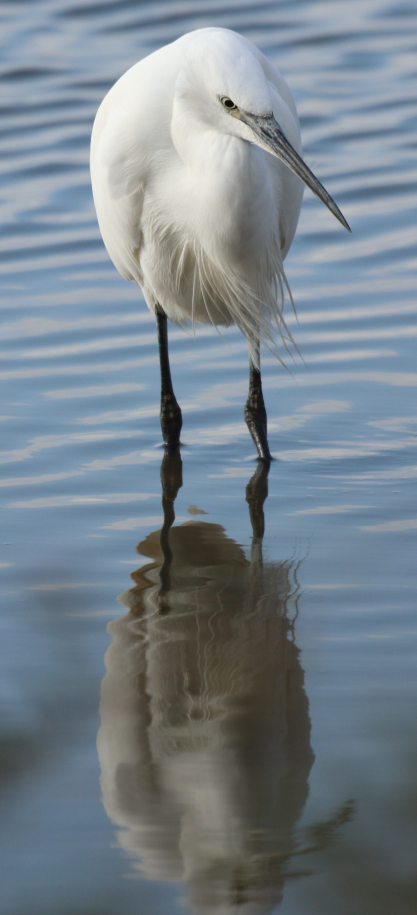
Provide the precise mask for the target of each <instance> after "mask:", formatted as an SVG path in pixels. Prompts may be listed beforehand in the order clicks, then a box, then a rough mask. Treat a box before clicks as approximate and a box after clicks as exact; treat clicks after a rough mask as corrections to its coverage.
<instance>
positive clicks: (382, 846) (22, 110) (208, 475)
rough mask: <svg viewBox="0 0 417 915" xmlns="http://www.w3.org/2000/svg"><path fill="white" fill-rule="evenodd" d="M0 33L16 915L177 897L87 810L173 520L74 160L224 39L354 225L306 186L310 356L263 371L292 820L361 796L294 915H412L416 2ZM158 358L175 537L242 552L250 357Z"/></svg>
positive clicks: (75, 5) (299, 290)
mask: <svg viewBox="0 0 417 915" xmlns="http://www.w3.org/2000/svg"><path fill="white" fill-rule="evenodd" d="M0 22H1V38H0V43H1V58H0V60H1V63H0V83H1V90H2V92H1V103H0V108H1V121H0V212H1V220H0V284H1V288H2V297H1V315H0V352H1V357H2V358H1V366H0V383H1V388H2V403H1V411H0V412H1V416H0V429H1V432H2V436H1V445H0V470H1V476H0V498H1V500H2V508H3V512H2V517H3V523H2V538H1V543H0V573H1V575H2V580H3V593H4V602H3V609H2V611H1V612H0V625H1V627H2V631H3V634H4V638H3V640H2V641H3V648H2V665H1V666H2V673H1V676H0V751H1V753H2V758H3V759H4V764H2V768H1V772H0V783H1V784H0V787H7V788H8V791H5V792H4V797H3V796H2V798H3V799H2V801H1V803H2V804H3V805H4V823H5V827H4V829H3V832H2V833H1V836H0V848H1V860H2V862H3V863H2V885H3V888H4V890H5V893H4V901H3V902H0V915H26V913H27V912H29V911H30V912H31V915H38V913H39V915H49V913H51V915H52V912H54V915H56V912H60V911H62V913H63V915H69V913H70V912H71V913H72V912H80V913H81V912H86V913H87V912H96V911H97V912H98V911H100V913H103V915H107V913H108V915H113V913H114V915H116V913H117V915H120V913H121V912H123V913H124V915H130V913H132V915H133V913H134V912H135V913H136V912H137V911H139V910H140V911H141V912H143V913H144V915H148V913H151V912H152V913H154V912H155V913H159V912H161V913H162V912H164V913H166V912H171V911H174V908H175V905H176V904H177V903H176V901H175V900H176V898H177V895H178V894H179V895H181V893H180V891H179V890H177V889H176V890H174V889H173V888H172V884H171V883H170V882H169V880H168V882H166V880H165V878H164V879H163V880H162V879H161V880H159V878H158V879H156V880H155V881H154V882H151V883H149V882H147V881H129V880H124V878H123V874H126V873H127V872H129V861H128V858H127V857H125V856H124V853H123V854H122V852H121V851H120V849H118V850H115V849H114V847H113V846H114V841H115V839H114V829H115V827H114V825H112V824H111V822H110V821H109V820H108V819H107V817H106V815H105V812H104V810H103V809H102V808H101V806H100V789H99V780H98V779H99V776H98V763H97V758H96V755H95V749H94V741H95V734H96V732H97V728H98V721H97V708H98V693H99V684H100V680H101V677H102V676H103V656H104V653H105V650H106V647H107V644H108V636H107V635H106V632H105V626H106V623H107V622H108V621H109V620H113V619H114V618H115V617H116V616H117V612H118V609H117V604H116V603H115V600H116V597H117V595H118V594H119V593H120V592H122V591H126V590H127V589H128V586H129V580H128V573H129V571H134V569H135V568H137V566H138V565H140V563H141V562H142V563H143V562H144V561H145V560H144V559H143V558H142V559H140V558H139V557H138V555H137V554H135V546H136V543H137V542H138V540H139V539H142V540H143V539H144V538H146V537H148V536H149V537H151V535H152V536H155V531H156V530H157V529H159V528H160V527H161V524H162V522H163V514H162V510H161V491H160V478H159V474H160V464H161V459H162V454H163V452H162V450H161V447H160V445H161V437H160V427H159V368H158V354H157V344H156V333H155V326H154V319H153V316H152V315H150V314H149V312H148V310H147V308H146V306H145V303H144V301H143V298H142V296H141V293H140V290H138V289H137V288H136V287H134V286H133V284H131V283H130V284H128V283H126V282H125V281H124V280H122V278H121V277H120V276H119V275H118V274H117V273H116V271H115V269H114V267H113V265H112V264H111V262H110V260H109V258H108V256H107V254H106V251H105V249H104V247H103V244H102V241H101V238H100V234H99V230H98V226H97V222H96V217H95V212H94V207H93V202H92V196H91V189H90V179H89V169H88V154H89V140H90V134H91V127H92V122H93V119H94V115H95V112H96V110H97V108H98V105H99V104H100V102H101V100H102V98H103V96H104V94H105V93H106V92H107V90H108V89H109V88H110V86H111V85H112V84H113V82H114V81H115V80H116V79H117V78H118V77H119V76H120V75H121V74H122V72H124V71H125V70H126V69H127V67H128V66H130V65H132V64H134V63H135V62H136V61H137V60H138V59H140V58H141V57H143V56H145V55H146V54H149V53H150V52H151V51H152V50H154V49H156V48H158V47H159V46H160V45H162V44H164V43H167V42H169V41H172V40H174V39H175V38H177V37H178V36H180V35H181V34H182V33H184V32H185V31H188V30H191V29H195V28H200V27H203V26H208V25H219V26H225V27H228V28H232V29H236V30H237V31H239V32H241V33H242V34H244V35H246V36H247V37H249V38H250V39H252V40H253V41H254V42H256V43H257V44H258V45H259V47H260V48H261V49H262V50H263V52H264V53H265V54H266V55H267V56H268V57H269V58H270V59H271V60H272V61H273V62H274V63H276V64H277V66H278V67H279V69H280V70H281V71H282V73H283V74H284V76H285V78H286V79H287V81H288V83H289V85H290V87H291V90H292V92H293V94H294V97H295V100H296V103H297V108H298V111H299V115H300V120H301V130H302V138H303V147H304V157H305V159H306V161H307V163H308V164H309V166H310V167H311V168H312V169H313V170H314V171H315V173H316V174H317V176H318V177H319V178H320V180H321V181H322V182H323V184H324V185H325V187H326V188H327V189H328V190H329V192H330V193H331V194H332V196H333V197H334V198H335V200H336V201H337V203H338V205H339V206H340V208H341V210H342V212H343V213H344V215H345V216H346V218H347V220H348V222H349V224H350V225H351V227H352V235H350V236H348V234H347V233H346V232H344V231H343V230H342V228H341V227H340V226H338V225H337V224H336V222H335V220H334V218H333V217H332V216H331V215H330V213H329V212H328V211H327V210H326V209H325V207H324V206H323V205H322V204H321V203H320V202H319V201H318V200H317V198H315V197H313V195H312V194H310V193H309V192H308V191H306V193H305V196H304V203H303V208H302V215H301V219H300V224H299V228H298V232H297V235H296V239H295V241H294V244H293V246H292V249H291V251H290V253H289V255H288V258H287V261H286V272H287V276H288V279H289V282H290V285H291V289H292V293H293V296H294V300H295V303H296V307H297V316H298V323H297V322H296V320H295V317H294V316H293V315H292V313H291V310H290V306H289V307H288V311H287V319H288V323H289V326H290V328H291V331H292V333H293V335H294V337H295V340H296V341H297V344H298V346H299V348H300V352H301V354H302V358H303V360H304V361H302V360H301V359H297V360H296V362H295V363H292V362H289V363H288V371H286V370H285V369H283V368H282V367H281V366H280V365H278V364H277V362H276V360H275V359H274V358H273V357H272V356H270V355H269V354H267V353H265V354H264V356H263V376H264V392H265V400H266V406H267V412H268V429H269V440H270V446H271V450H272V452H273V454H274V457H275V458H276V461H275V462H274V463H273V466H272V469H271V473H270V477H269V498H268V501H267V502H266V504H265V511H266V535H265V543H266V546H267V549H268V551H269V553H270V556H271V562H273V563H285V562H290V559H291V557H293V558H294V556H295V555H298V556H299V557H303V561H302V563H301V566H300V570H299V577H300V580H301V583H302V588H303V589H304V590H303V594H302V596H301V598H300V604H299V606H300V613H299V619H298V621H297V626H298V629H297V638H298V642H297V644H298V645H299V647H300V650H301V651H302V668H303V671H304V672H305V678H306V679H305V683H306V690H307V693H308V695H309V702H310V715H311V722H312V731H311V735H312V736H311V741H312V746H313V750H314V754H315V759H316V761H315V763H314V765H313V766H312V768H311V772H310V775H309V785H310V789H309V790H310V794H309V799H308V802H307V806H306V808H305V812H304V814H303V816H304V817H305V818H306V819H305V822H306V824H307V826H308V824H309V823H310V824H311V823H317V822H319V821H323V822H324V821H326V822H327V821H329V822H330V820H329V816H330V814H331V811H337V810H339V808H340V809H342V808H341V807H340V805H343V804H344V803H345V802H346V800H347V799H349V798H354V800H355V804H356V808H355V809H356V810H357V815H356V819H353V820H352V822H351V823H349V824H348V826H347V827H346V829H347V832H346V836H345V833H343V836H344V838H341V842H342V846H341V847H342V848H343V854H342V851H340V850H339V851H334V852H330V851H329V852H327V851H326V852H323V856H322V858H321V862H322V863H321V864H320V865H317V873H316V872H315V873H316V876H314V877H308V876H307V877H306V878H305V880H304V882H303V881H301V880H300V881H298V880H294V881H293V882H291V881H288V883H286V884H285V892H284V895H283V898H281V897H280V898H281V908H280V912H282V913H284V915H289V913H293V912H294V911H297V912H299V913H301V915H304V913H305V915H307V913H308V915H312V913H315V912H316V911H317V913H318V912H321V913H322V912H323V911H324V912H329V915H330V913H331V912H335V911H346V913H348V915H350V913H352V915H353V913H356V912H358V911H361V912H362V911H363V912H364V913H365V915H374V913H375V915H376V912H378V915H381V913H382V915H384V913H385V912H387V913H388V912H390V913H391V912H392V911H394V910H395V911H396V912H398V913H399V915H409V913H410V912H411V911H415V906H416V905H417V902H416V895H417V894H416V889H415V886H416V884H415V879H416V878H415V870H413V868H414V865H413V860H414V861H415V858H416V855H415V853H414V857H413V854H412V853H411V850H410V849H411V847H412V842H411V840H410V836H411V834H412V829H413V828H415V797H416V793H415V792H416V783H415V758H416V744H415V740H414V742H413V740H412V739H411V738H409V739H408V738H407V736H406V735H407V734H411V733H412V732H413V731H414V732H415V718H414V724H413V723H412V708H413V707H414V708H415V701H416V699H417V683H416V673H415V671H416V665H415V657H416V646H417V623H416V618H415V586H416V571H415V532H416V530H417V502H416V486H417V408H416V394H417V357H416V345H417V297H416V279H417V256H416V243H417V227H416V205H417V162H416V143H417V126H416V124H417V120H416V99H417V8H416V4H415V3H414V2H412V0H320V2H319V0H261V2H259V3H256V4H255V3H254V2H253V0H251V2H249V0H226V2H220V0H200V2H196V0H181V2H179V0H156V2H155V0H154V2H141V0H109V2H104V0H103V2H102V0H13V2H11V0H9V2H7V0H3V2H2V3H1V4H0ZM170 351H171V361H172V371H173V376H174V382H175V389H176V393H177V397H178V400H179V402H180V404H181V406H182V408H183V415H184V426H183V433H182V437H183V441H184V446H183V449H182V459H183V465H184V468H183V472H184V483H183V488H182V489H181V490H180V494H179V496H178V500H177V503H176V508H175V511H176V514H177V522H176V523H177V525H178V526H180V525H184V524H185V522H186V520H187V519H189V518H190V517H191V518H192V517H193V512H195V511H196V512H197V513H198V512H207V513H209V515H210V518H209V519H208V522H207V523H209V522H210V523H212V522H213V524H214V523H215V524H217V525H222V526H223V528H224V529H227V537H229V538H231V541H233V544H234V545H235V546H236V544H239V545H241V546H242V549H243V548H245V549H248V548H249V546H250V539H251V529H250V525H249V519H248V514H247V505H246V503H245V486H246V484H247V482H248V481H249V479H250V477H251V475H252V473H253V471H254V469H255V462H254V455H253V446H252V443H251V440H250V438H249V435H248V432H247V429H246V426H245V424H244V421H243V405H244V401H245V398H246V390H247V349H246V344H245V341H244V340H243V338H242V337H241V336H240V335H239V333H238V332H237V331H236V330H234V329H231V330H228V331H227V332H225V334H224V339H221V338H220V337H219V336H218V335H217V334H216V332H215V331H214V330H213V329H212V328H207V327H202V328H197V332H196V337H195V339H194V337H193V335H192V333H184V332H183V331H182V330H179V329H176V328H172V330H171V332H170ZM188 507H190V508H189V512H188ZM152 532H153V533H152ZM236 549H237V547H236ZM145 555H148V554H145ZM239 555H240V554H239ZM239 561H240V560H239ZM203 565H204V563H203ZM278 567H279V568H280V569H281V567H282V568H283V566H281V565H278V566H277V568H278ZM271 568H272V566H271ZM285 568H287V566H285ZM135 574H136V573H135ZM239 574H240V573H239ZM158 638H159V636H158ZM158 644H159V643H158ZM294 650H295V649H294ZM288 651H290V648H288ZM291 651H292V649H291ZM297 651H298V648H297ZM297 658H298V655H297ZM294 663H295V662H294ZM298 663H299V662H298V660H297V665H298ZM297 670H298V667H297ZM297 675H298V674H297ZM300 676H301V675H300ZM303 689H304V687H303ZM303 695H304V693H303ZM303 701H304V700H303ZM413 703H414V705H413ZM389 710H390V711H389ZM384 715H385V716H388V717H384ZM394 747H395V748H396V751H395V752H394ZM396 754H397V755H396ZM309 766H310V767H311V759H310V762H309ZM413 767H414V768H413ZM413 772H414V775H413ZM393 773H394V774H393ZM413 779H414V780H413ZM413 805H414V807H413ZM343 809H344V808H343ZM349 809H350V808H349ZM329 811H330V812H329ZM412 811H414V813H412ZM413 817H414V820H413ZM326 818H327V820H326ZM63 823H65V824H66V826H65V828H64V827H63V825H62V824H63ZM349 830H350V832H349ZM414 836H415V833H414ZM349 837H350V838H349ZM343 843H344V844H343ZM400 846H401V849H402V850H401V851H400ZM407 849H409V850H408V851H407ZM332 854H333V857H332ZM384 860H385V861H387V862H388V865H387V870H386V871H384V868H383V867H382V865H381V862H382V861H384ZM298 866H299V868H300V869H301V865H297V867H298ZM294 867H295V865H294ZM320 868H321V870H320ZM313 870H314V868H313ZM129 873H130V872H129ZM23 874H24V880H23V877H22V875H23ZM52 874H54V879H52V877H51V875H52ZM303 879H304V878H303ZM22 880H23V884H24V886H23V885H22ZM413 881H414V882H413ZM378 887H379V889H378ZM278 895H279V894H278ZM29 899H30V904H29V902H28V900H29ZM275 901H276V902H278V896H276V899H275ZM138 905H139V908H138ZM207 911H208V910H207ZM213 911H214V910H213ZM224 911H226V909H225V910H224ZM227 911H229V910H227Z"/></svg>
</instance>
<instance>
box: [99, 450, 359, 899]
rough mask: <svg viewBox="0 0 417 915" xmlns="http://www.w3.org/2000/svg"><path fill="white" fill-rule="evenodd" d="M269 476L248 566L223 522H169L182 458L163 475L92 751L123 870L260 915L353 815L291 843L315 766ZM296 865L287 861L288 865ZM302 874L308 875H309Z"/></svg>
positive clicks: (261, 483)
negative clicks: (273, 527) (269, 508)
mask: <svg viewBox="0 0 417 915" xmlns="http://www.w3.org/2000/svg"><path fill="white" fill-rule="evenodd" d="M267 477H268V467H267V466H266V465H265V464H262V463H260V464H259V465H258V467H257V470H256V472H255V474H254V476H253V477H252V480H251V481H250V483H249V484H248V486H247V489H246V499H247V502H248V505H249V514H250V519H251V524H252V531H253V538H252V547H251V553H250V557H249V558H247V557H246V555H245V553H244V551H243V549H242V548H241V546H239V545H238V544H237V543H236V542H235V541H234V540H232V539H231V538H230V537H227V535H226V533H225V530H224V528H223V527H222V526H221V525H219V524H213V523H209V522H207V521H205V520H190V521H187V522H186V523H185V524H181V525H178V526H176V527H172V524H173V521H174V519H175V515H174V501H175V497H176V495H177V492H178V490H179V488H180V487H181V485H182V464H181V456H180V453H179V450H177V451H176V452H174V453H167V454H165V456H164V458H163V461H162V467H161V480H162V504H163V510H164V523H163V526H162V529H161V530H160V531H154V532H153V533H151V534H149V535H148V537H147V538H146V540H144V541H143V543H140V544H139V546H138V547H137V549H138V552H139V553H141V554H142V555H143V556H145V557H147V558H149V559H150V560H151V562H149V563H148V564H146V565H144V566H142V567H141V568H140V569H139V570H138V571H137V572H134V573H133V575H132V576H131V577H132V579H133V581H134V582H135V586H134V587H133V588H131V589H130V590H129V591H126V592H125V593H124V594H123V595H121V597H120V598H119V601H120V603H122V604H123V605H125V606H126V607H128V610H129V612H128V613H127V614H126V615H125V616H123V617H122V618H120V619H117V620H115V621H114V622H112V623H110V625H109V627H108V628H109V632H110V634H111V636H112V639H113V641H112V644H111V646H110V648H109V649H108V652H107V655H106V668H107V672H106V675H105V677H104V680H103V684H102V691H101V704H100V713H101V727H100V730H99V735H98V741H97V744H98V752H99V757H100V765H101V771H102V792H103V801H104V806H105V808H106V811H107V813H108V815H109V817H110V818H111V820H112V821H113V822H114V823H115V824H116V825H117V826H118V827H121V829H120V831H119V833H118V840H119V842H120V845H121V846H122V847H123V848H124V849H125V850H126V851H127V852H128V853H129V854H130V856H131V858H132V863H133V866H134V867H136V868H137V869H139V870H140V871H141V872H142V874H144V875H145V876H147V877H148V878H151V879H155V880H162V879H174V880H181V881H183V882H184V883H185V886H186V895H187V901H188V906H189V908H190V910H191V911H192V912H193V913H216V915H220V913H221V915H226V913H236V912H239V913H241V912H244V913H245V915H261V913H267V912H270V911H271V910H272V909H273V907H274V906H276V905H277V904H278V903H279V902H280V901H281V899H282V893H283V888H284V883H285V880H286V879H288V878H289V877H294V876H297V874H298V873H303V871H297V870H294V867H293V862H294V861H295V860H296V859H297V856H298V855H300V854H305V853H306V852H309V851H314V850H317V849H319V848H321V847H325V845H327V844H329V842H330V841H331V840H332V837H333V835H334V832H335V830H336V829H337V828H338V826H339V825H340V824H341V823H342V822H343V821H344V820H346V819H348V818H349V817H350V810H349V807H348V806H347V807H344V808H341V810H340V811H339V812H338V813H337V814H336V815H335V816H334V817H333V818H332V819H330V820H329V821H328V822H327V823H325V824H320V825H319V826H318V827H316V828H315V830H314V829H313V830H310V832H309V834H307V833H306V834H305V835H304V836H301V835H300V834H299V832H298V831H297V828H296V824H297V821H298V820H299V818H300V815H301V813H302V810H303V807H304V804H305V801H306V798H307V794H308V776H309V772H310V769H311V766H312V764H313V761H314V754H313V751H312V749H311V746H310V718H309V711H308V700H307V696H306V693H305V689H304V673H303V670H302V667H301V664H300V653H299V650H298V648H297V646H296V644H295V641H294V622H295V619H296V616H297V599H298V596H299V588H298V584H297V562H296V561H294V560H289V561H287V562H281V563H278V562H269V561H268V562H266V561H264V560H263V556H262V538H263V533H264V514H263V503H264V501H265V498H266V496H267V493H268V482H267ZM291 859H293V861H291ZM304 873H305V871H304Z"/></svg>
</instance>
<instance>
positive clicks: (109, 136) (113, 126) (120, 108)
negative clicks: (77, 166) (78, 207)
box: [90, 80, 146, 285]
mask: <svg viewBox="0 0 417 915" xmlns="http://www.w3.org/2000/svg"><path fill="white" fill-rule="evenodd" d="M120 82H121V80H119V83H120ZM126 88H128V87H126ZM115 89H118V90H119V91H116V92H115V91H114V90H115ZM119 96H120V87H119V84H116V86H114V87H113V90H111V91H110V92H109V94H108V95H107V96H106V98H105V99H104V101H103V103H102V104H101V106H100V108H99V110H98V112H97V116H96V119H95V122H94V127H93V133H92V138H91V160H90V161H91V183H92V187H93V197H94V203H95V207H96V212H97V219H98V223H99V226H100V231H101V234H102V237H103V241H104V244H105V246H106V249H107V251H108V254H109V255H110V257H111V259H112V261H113V263H114V265H115V267H116V268H117V270H118V271H119V273H121V275H122V276H123V277H124V278H125V279H126V280H134V281H135V282H136V283H138V284H139V285H142V276H141V273H140V267H139V252H140V247H141V238H142V235H141V228H140V223H141V215H142V207H143V196H144V183H145V177H146V161H145V160H144V157H143V156H142V161H141V156H140V149H137V148H136V155H135V146H136V147H137V146H138V144H137V142H136V143H134V142H132V140H133V137H132V129H131V128H132V125H131V122H130V120H129V113H128V111H127V110H126V108H127V106H126V104H125V105H119V104H118V102H119V101H120V99H119Z"/></svg>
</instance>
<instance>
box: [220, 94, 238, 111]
mask: <svg viewBox="0 0 417 915" xmlns="http://www.w3.org/2000/svg"><path fill="white" fill-rule="evenodd" d="M220 101H221V103H222V105H223V107H224V108H227V110H228V111H236V109H237V105H235V103H234V102H232V99H231V98H228V97H227V95H223V97H222V98H221V99H220Z"/></svg>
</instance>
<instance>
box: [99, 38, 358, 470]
mask: <svg viewBox="0 0 417 915" xmlns="http://www.w3.org/2000/svg"><path fill="white" fill-rule="evenodd" d="M300 153H301V140H300V128H299V123H298V118H297V112H296V108H295V104H294V101H293V98H292V96H291V93H290V90H289V89H288V86H287V84H286V82H285V80H284V79H283V77H282V76H281V74H280V73H279V72H278V71H277V70H276V69H275V67H274V66H272V64H271V63H270V62H269V61H268V60H267V59H266V57H264V55H263V54H262V53H261V52H260V51H259V50H258V48H256V47H255V45H253V44H252V43H251V42H250V41H248V40H247V39H246V38H243V37H242V36H241V35H238V34H237V33H236V32H232V31H229V30H227V29H218V28H206V29H199V30H197V31H195V32H190V33H189V34H187V35H184V36H183V37H182V38H179V39H178V40H177V41H174V42H173V44H170V45H167V46H166V47H163V48H161V49H160V50H158V51H156V52H155V53H153V54H151V55H150V56H149V57H146V58H145V59H144V60H141V61H140V62H139V63H137V64H135V66H133V67H131V69H130V70H128V71H127V72H126V73H125V74H124V75H123V76H122V77H121V78H120V79H119V80H118V81H117V83H116V84H115V85H114V86H113V87H112V89H111V90H110V92H109V93H108V94H107V95H106V97H105V99H104V100H103V102H102V104H101V105H100V108H99V110H98V112H97V116H96V119H95V122H94V128H93V134H92V142H91V177H92V186H93V194H94V201H95V206H96V211H97V217H98V222H99V226H100V230H101V234H102V236H103V240H104V244H105V246H106V248H107V251H108V253H109V255H110V257H111V259H112V261H113V263H114V264H115V266H116V268H117V269H118V271H119V272H120V273H121V274H122V276H123V277H125V279H127V280H133V281H134V282H136V283H137V284H138V286H140V287H141V289H142V291H143V294H144V297H145V300H146V303H147V305H148V307H149V308H150V310H151V311H152V312H154V314H155V315H156V321H157V328H158V339H159V353H160V363H161V427H162V433H163V438H164V441H165V444H166V445H175V444H177V443H178V442H179V435H180V431H181V426H182V416H181V410H180V407H179V405H178V403H177V401H176V398H175V395H174V390H173V386H172V380H171V373H170V366H169V359H168V336H167V318H169V319H170V320H171V321H174V322H175V323H177V324H185V323H187V322H192V324H193V326H194V324H195V323H196V322H197V323H209V322H211V323H212V324H214V325H215V326H220V325H226V326H228V325H231V324H236V325H237V326H238V327H239V328H240V330H241V331H242V332H243V333H244V334H245V336H246V337H247V340H248V343H249V359H250V381H249V396H248V400H247V403H246V407H245V419H246V423H247V425H248V428H249V430H250V432H251V435H252V438H253V441H254V443H255V445H256V448H257V450H258V454H259V456H260V457H261V458H262V459H264V460H269V459H270V453H269V447H268V440H267V431H266V411H265V406H264V401H263V395H262V386H261V373H260V362H259V342H260V341H262V342H264V343H266V344H269V345H271V344H272V343H273V332H274V331H278V332H279V333H280V334H281V338H282V339H283V341H284V343H286V341H287V340H288V339H290V334H289V332H288V330H287V328H286V325H285V321H284V318H283V300H284V288H285V287H287V288H288V284H287V281H286V278H285V274H284V268H283V261H284V258H285V256H286V254H287V252H288V250H289V248H290V245H291V243H292V240H293V237H294V233H295V230H296V226H297V221H298V216H299V212H300V207H301V200H302V194H303V182H304V184H306V185H307V186H308V187H309V188H311V190H312V191H313V192H314V193H315V194H317V196H318V197H320V199H321V200H322V201H323V202H324V203H325V204H326V206H327V207H328V208H329V210H331V212H332V213H333V214H334V215H335V216H336V217H337V219H338V220H339V221H340V222H341V223H342V225H343V226H345V228H347V229H349V226H348V224H347V222H346V220H345V219H344V217H343V216H342V214H341V212H340V210H339V209H338V207H337V206H336V204H335V203H334V201H333V200H332V198H331V197H330V196H329V194H328V193H327V191H326V190H325V189H324V187H323V186H322V185H321V184H320V182H319V181H318V180H317V178H316V177H315V176H314V175H313V174H312V172H311V171H310V170H309V168H308V167H307V165H306V164H305V163H304V162H303V160H302V159H301V157H300ZM300 179H301V180H300Z"/></svg>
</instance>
